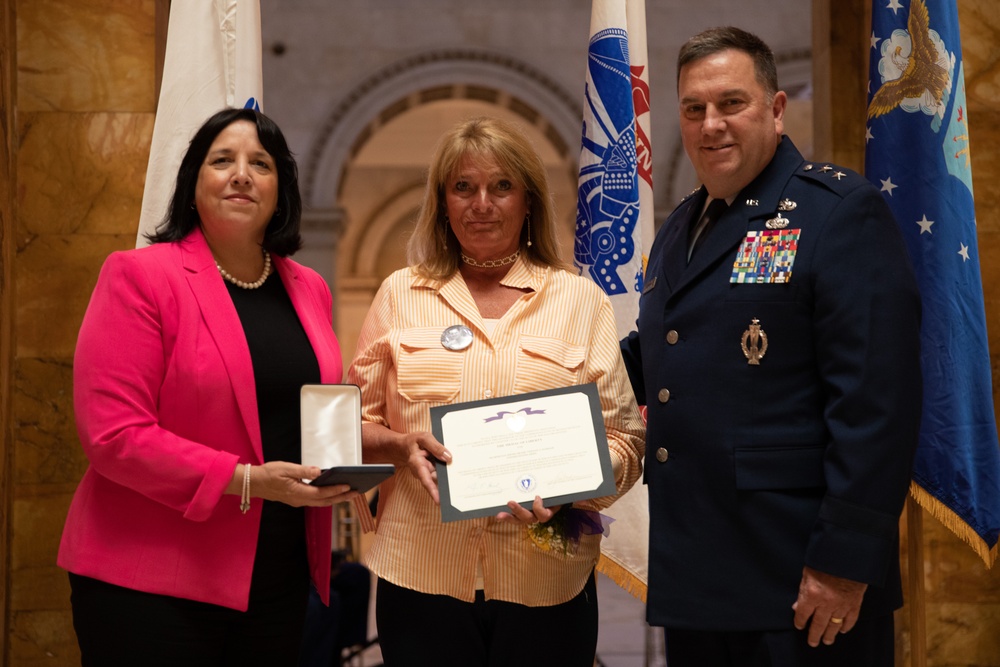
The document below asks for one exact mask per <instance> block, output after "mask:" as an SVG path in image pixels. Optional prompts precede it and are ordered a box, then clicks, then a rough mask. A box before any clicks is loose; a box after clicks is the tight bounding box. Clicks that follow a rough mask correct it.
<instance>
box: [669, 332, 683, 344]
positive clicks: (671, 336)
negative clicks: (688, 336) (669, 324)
mask: <svg viewBox="0 0 1000 667" xmlns="http://www.w3.org/2000/svg"><path fill="white" fill-rule="evenodd" d="M679 338H680V336H679V335H678V334H677V332H676V331H674V330H673V329H671V330H670V331H668V332H667V342H668V343H670V344H671V345H674V344H675V343H677V340H678V339H679Z"/></svg>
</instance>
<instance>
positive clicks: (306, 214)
mask: <svg viewBox="0 0 1000 667" xmlns="http://www.w3.org/2000/svg"><path fill="white" fill-rule="evenodd" d="M346 218H347V215H346V213H345V211H344V209H342V208H340V207H334V208H307V209H304V210H303V211H302V227H301V229H300V231H301V234H302V249H301V250H299V251H298V252H297V253H295V257H294V259H295V261H296V262H298V263H299V264H303V265H305V266H308V267H309V268H310V269H312V270H314V271H316V273H318V274H319V275H321V276H323V279H324V280H326V284H327V285H329V286H330V291H331V292H333V293H334V294H336V293H337V250H338V247H339V245H340V239H341V237H342V236H343V234H344V228H345V226H346V225H345V220H346ZM334 324H336V319H335V320H334Z"/></svg>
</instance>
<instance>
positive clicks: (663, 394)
mask: <svg viewBox="0 0 1000 667" xmlns="http://www.w3.org/2000/svg"><path fill="white" fill-rule="evenodd" d="M656 397H657V398H658V399H660V403H666V402H667V401H669V400H670V390H669V389H661V390H660V392H659V393H658V394H657V395H656Z"/></svg>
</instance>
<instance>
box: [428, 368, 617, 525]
mask: <svg viewBox="0 0 1000 667" xmlns="http://www.w3.org/2000/svg"><path fill="white" fill-rule="evenodd" d="M431 422H432V430H433V432H434V436H435V437H436V438H437V439H438V440H439V441H440V442H441V443H443V444H444V445H445V446H446V447H448V449H449V451H450V452H451V454H452V457H453V461H452V463H451V464H450V465H447V466H445V465H444V464H438V466H437V473H438V484H439V486H440V492H441V519H442V521H445V522H448V521H456V520H459V519H471V518H475V517H481V516H491V515H494V514H497V513H498V512H502V511H507V509H508V508H507V502H508V501H510V500H514V501H516V502H517V503H518V504H520V505H521V506H523V507H525V508H529V509H530V508H531V504H532V501H533V500H534V498H535V496H540V497H542V498H543V500H544V501H545V505H546V506H551V505H560V504H565V503H571V502H574V501H576V500H585V499H588V498H598V497H601V496H608V495H612V494H614V493H615V491H616V489H615V483H614V475H613V473H612V469H611V457H610V454H609V453H608V442H607V435H606V434H605V431H604V419H603V415H602V413H601V405H600V400H599V398H598V394H597V386H596V385H595V384H593V383H591V384H585V385H579V386H575V387H564V388H560V389H552V390H548V391H540V392H533V393H530V394H520V395H516V396H506V397H504V398H498V399H490V400H485V401H474V402H470V403H459V404H455V405H447V406H440V407H435V408H431Z"/></svg>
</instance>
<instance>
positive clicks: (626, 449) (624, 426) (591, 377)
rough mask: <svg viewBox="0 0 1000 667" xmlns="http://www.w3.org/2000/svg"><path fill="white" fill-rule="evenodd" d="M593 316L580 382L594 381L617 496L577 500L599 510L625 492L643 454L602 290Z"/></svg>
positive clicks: (610, 313) (639, 470)
mask: <svg viewBox="0 0 1000 667" xmlns="http://www.w3.org/2000/svg"><path fill="white" fill-rule="evenodd" d="M599 296H600V306H599V308H598V311H597V316H596V317H595V318H594V324H593V330H592V332H591V338H590V345H589V350H588V353H587V361H586V365H585V370H584V382H594V383H596V384H597V393H598V395H599V396H600V399H601V412H602V413H603V415H604V428H605V430H606V431H607V436H608V449H609V450H610V454H611V465H612V468H613V469H614V473H615V486H616V488H617V489H618V495H616V496H608V497H605V498H597V499H594V500H591V501H588V502H587V503H580V505H581V506H585V507H587V508H588V509H598V510H600V509H603V508H605V507H608V506H609V505H611V503H613V502H614V501H615V500H616V499H617V498H618V496H620V495H621V494H623V493H625V492H626V491H628V490H629V489H630V488H632V485H633V484H635V482H636V480H638V479H639V476H640V475H641V474H642V458H643V456H644V455H645V449H646V441H645V427H644V426H643V423H642V417H641V416H640V415H639V408H638V406H637V405H636V401H635V396H634V395H633V393H632V387H631V385H630V383H629V379H628V374H627V373H626V371H625V364H624V362H623V361H622V354H621V348H620V347H619V342H618V335H617V332H616V330H615V317H614V311H613V309H612V307H611V302H610V301H609V300H608V298H607V297H606V296H605V295H604V294H603V293H602V294H600V295H599Z"/></svg>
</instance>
